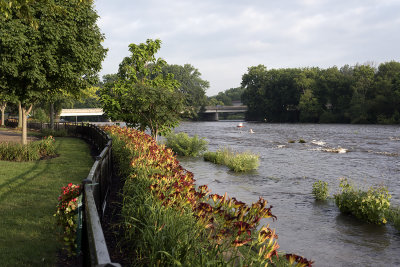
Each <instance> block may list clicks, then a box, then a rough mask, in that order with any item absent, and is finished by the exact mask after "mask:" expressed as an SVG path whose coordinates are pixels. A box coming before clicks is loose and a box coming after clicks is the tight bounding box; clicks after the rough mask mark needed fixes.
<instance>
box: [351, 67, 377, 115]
mask: <svg viewBox="0 0 400 267" xmlns="http://www.w3.org/2000/svg"><path fill="white" fill-rule="evenodd" d="M374 76H375V69H374V68H373V67H371V66H369V65H357V66H355V67H354V70H353V77H354V83H353V85H352V89H353V96H352V98H351V103H350V105H351V106H350V110H349V111H350V118H351V122H352V123H367V122H371V121H369V120H368V114H367V111H368V103H367V102H368V93H369V92H370V91H371V89H372V85H373V82H374Z"/></svg>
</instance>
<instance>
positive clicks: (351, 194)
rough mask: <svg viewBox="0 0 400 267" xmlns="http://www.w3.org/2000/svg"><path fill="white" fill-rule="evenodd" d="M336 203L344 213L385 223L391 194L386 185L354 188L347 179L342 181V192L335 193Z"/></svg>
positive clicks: (376, 222)
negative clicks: (366, 189)
mask: <svg viewBox="0 0 400 267" xmlns="http://www.w3.org/2000/svg"><path fill="white" fill-rule="evenodd" d="M334 198H335V203H336V205H337V206H338V207H339V209H340V211H341V212H343V213H349V214H352V215H354V216H355V217H357V218H358V219H361V220H365V221H367V222H369V223H374V224H385V223H386V222H387V218H386V215H387V214H388V212H389V207H390V199H391V195H390V194H389V192H388V190H387V188H386V187H383V186H378V187H370V188H369V189H368V191H362V190H360V189H356V188H354V186H353V184H352V183H350V182H349V181H348V180H347V179H342V180H341V182H340V192H339V193H338V194H335V195H334Z"/></svg>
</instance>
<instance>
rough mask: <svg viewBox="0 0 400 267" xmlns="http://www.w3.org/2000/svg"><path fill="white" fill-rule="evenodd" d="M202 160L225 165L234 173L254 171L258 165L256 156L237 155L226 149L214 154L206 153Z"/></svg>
mask: <svg viewBox="0 0 400 267" xmlns="http://www.w3.org/2000/svg"><path fill="white" fill-rule="evenodd" d="M204 160H206V161H211V162H213V163H216V164H222V165H226V166H227V167H228V168H229V169H231V170H233V171H235V172H245V171H250V170H255V169H257V168H258V165H259V156H258V155H254V154H252V153H250V152H242V153H237V152H233V151H232V150H230V149H228V148H223V149H219V150H217V151H216V152H206V153H205V154H204Z"/></svg>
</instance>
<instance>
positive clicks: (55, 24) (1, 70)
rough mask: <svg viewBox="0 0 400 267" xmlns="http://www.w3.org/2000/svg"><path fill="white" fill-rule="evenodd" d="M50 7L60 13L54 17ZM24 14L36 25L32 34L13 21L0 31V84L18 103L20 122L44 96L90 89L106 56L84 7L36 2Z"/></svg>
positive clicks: (22, 21) (90, 9) (87, 5)
mask: <svg viewBox="0 0 400 267" xmlns="http://www.w3.org/2000/svg"><path fill="white" fill-rule="evenodd" d="M54 4H56V5H57V6H58V7H62V10H63V11H62V12H58V11H55V9H54ZM29 9H30V12H31V14H32V16H33V17H34V18H35V19H37V20H39V21H40V24H39V25H38V28H37V29H35V28H33V27H31V25H30V24H29V22H27V21H26V20H25V19H23V18H19V17H18V16H10V17H9V18H7V19H4V20H3V21H2V23H1V25H0V36H1V40H0V59H1V60H0V75H1V77H0V79H1V80H2V81H3V82H4V83H5V87H6V90H8V91H9V92H12V93H13V94H14V95H15V96H16V97H17V98H18V99H19V101H20V102H21V104H22V108H23V112H25V114H24V116H23V119H24V118H26V115H27V112H28V111H29V110H30V107H31V105H32V104H34V103H35V102H37V101H39V100H41V99H42V98H43V96H44V95H47V96H48V95H51V94H56V93H57V92H58V91H59V90H60V89H62V90H63V91H66V92H68V93H71V94H77V93H79V91H80V90H81V89H84V88H86V87H89V86H91V85H93V84H94V83H95V82H96V81H97V72H98V71H99V70H100V69H101V62H102V60H103V59H104V57H105V53H106V49H104V48H103V47H102V45H101V42H102V41H103V39H104V37H103V35H102V34H101V33H100V30H99V28H98V26H97V25H96V20H97V18H98V16H97V14H96V12H95V11H94V10H93V7H92V5H91V4H90V3H88V2H85V3H81V4H79V5H77V4H76V2H75V1H62V0H56V1H51V2H50V1H36V2H31V3H29ZM10 10H11V11H12V12H15V13H17V12H18V8H14V7H11V9H10ZM25 128H26V127H25ZM25 134H26V133H25Z"/></svg>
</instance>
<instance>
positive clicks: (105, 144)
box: [28, 123, 121, 267]
mask: <svg viewBox="0 0 400 267" xmlns="http://www.w3.org/2000/svg"><path fill="white" fill-rule="evenodd" d="M28 128H31V129H38V130H40V129H48V128H50V126H49V124H47V123H28ZM54 128H55V129H56V130H66V131H67V132H68V134H69V135H74V136H77V137H80V138H83V139H86V140H87V141H88V142H90V143H91V145H92V146H93V147H94V148H96V149H97V151H100V154H98V156H96V161H95V162H94V164H93V166H92V168H91V169H90V172H89V174H88V176H87V178H86V179H84V180H83V181H82V184H83V201H82V203H83V205H84V206H83V209H82V210H83V212H84V215H83V221H84V222H83V224H82V229H81V230H82V243H81V245H82V246H81V248H82V255H83V258H84V264H85V265H89V266H115V267H119V266H121V265H120V264H118V263H112V262H111V259H110V255H109V253H108V249H107V244H106V240H105V238H104V233H103V229H102V227H101V220H102V218H103V215H104V210H105V208H106V203H107V196H108V194H109V191H110V188H111V184H112V177H113V169H112V166H113V165H112V154H111V153H112V149H111V148H112V140H111V138H110V137H109V136H108V135H107V134H106V133H105V132H104V131H102V130H101V129H100V128H98V127H97V126H95V125H92V124H84V123H56V124H55V127H54Z"/></svg>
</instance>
